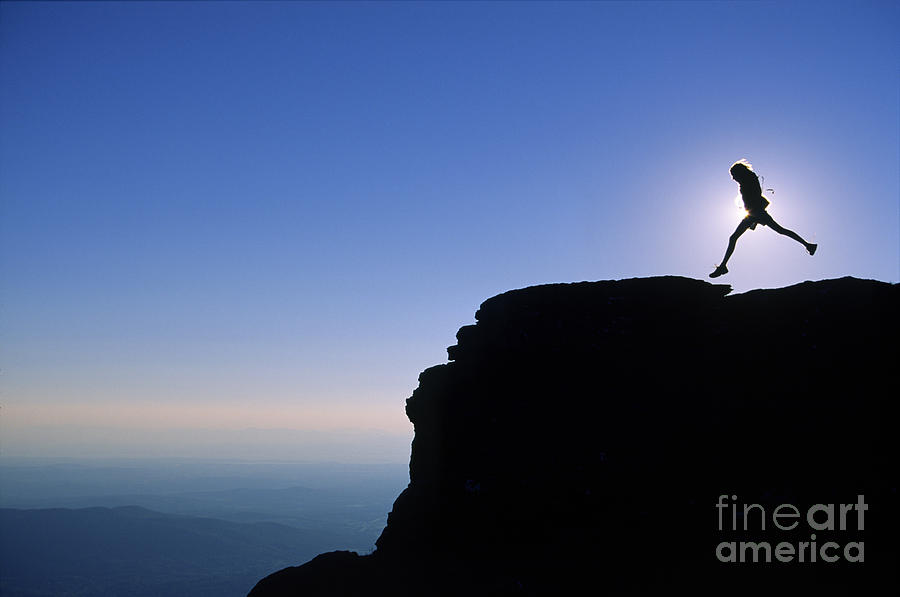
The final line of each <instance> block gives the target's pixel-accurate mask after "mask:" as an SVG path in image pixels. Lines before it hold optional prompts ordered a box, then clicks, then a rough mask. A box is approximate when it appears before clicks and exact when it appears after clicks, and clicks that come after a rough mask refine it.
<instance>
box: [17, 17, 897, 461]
mask: <svg viewBox="0 0 900 597" xmlns="http://www.w3.org/2000/svg"><path fill="white" fill-rule="evenodd" d="M898 25H900V5H898V4H897V3H896V2H874V3H867V2H815V3H813V2H727V3H726V2H722V3H718V2H696V3H694V2H663V3H658V2H634V3H631V2H627V3H616V2H602V3H547V4H545V3H525V4H519V3H511V2H498V3H468V2H467V3H449V2H448V3H414V2H404V3H306V2H271V3H269V2H222V3H220V2H198V3H190V2H177V3H175V2H149V3H142V2H133V3H132V2H129V3H117V2H99V3H81V2H79V3H64V2H48V3H18V2H12V3H11V2H4V3H2V4H0V87H2V90H3V91H2V93H0V128H2V136H0V276H2V277H0V309H2V310H0V337H2V346H0V369H2V371H0V406H2V411H0V431H2V432H3V436H4V437H5V438H6V439H5V440H0V450H3V451H4V452H5V453H6V454H7V455H9V454H37V453H42V454H45V453H47V452H48V450H50V448H48V447H47V446H48V445H51V444H50V442H48V438H50V437H53V438H56V439H55V440H54V441H56V443H53V444H52V445H54V446H57V447H55V448H53V449H55V450H57V451H64V452H68V453H79V450H82V451H84V449H86V448H84V446H86V445H87V444H88V443H90V444H91V445H93V446H95V448H93V450H94V452H96V453H101V452H103V451H104V450H108V451H110V452H120V451H122V450H126V449H131V450H132V452H134V453H143V452H152V451H153V449H154V448H153V446H154V441H157V444H159V443H160V442H162V441H163V440H162V439H161V438H163V437H165V438H166V439H165V440H164V441H165V444H166V447H165V449H166V450H169V451H170V452H175V453H182V452H183V453H185V454H187V453H189V452H191V450H193V449H194V448H192V447H191V441H194V440H196V437H197V433H198V430H200V429H202V430H203V433H219V434H220V436H221V438H222V441H225V442H227V441H228V437H230V436H229V435H228V434H230V433H237V432H238V431H239V430H241V429H245V428H280V429H289V430H296V431H297V433H300V434H302V433H303V432H304V431H307V432H309V433H310V434H318V435H316V437H321V436H322V434H323V433H324V434H326V435H327V433H328V432H330V431H331V430H334V429H345V430H346V429H354V430H362V429H368V430H373V432H374V433H376V434H382V435H383V434H392V436H396V437H398V438H399V440H398V443H397V444H396V445H397V446H399V448H397V449H396V450H395V453H394V454H393V456H397V455H398V454H399V456H397V457H398V458H400V459H403V458H405V457H406V455H407V454H408V439H409V437H410V436H411V433H412V430H411V426H410V424H409V423H408V421H407V420H406V418H405V415H404V413H403V406H404V400H405V398H407V397H408V396H409V395H410V394H411V393H412V390H413V389H414V388H415V387H416V384H417V381H416V378H417V375H418V373H419V372H420V371H421V370H422V369H424V368H426V367H428V366H430V365H433V364H437V363H441V362H445V360H446V352H445V348H446V347H447V346H449V345H451V344H453V343H454V342H455V338H454V334H455V332H456V330H457V329H458V328H459V327H460V326H462V325H465V324H468V323H471V322H472V321H473V314H474V312H475V310H476V309H477V307H478V305H479V304H480V302H481V301H483V300H484V299H486V298H488V297H490V296H492V295H495V294H497V293H499V292H503V291H505V290H509V289H511V288H518V287H524V286H529V285H533V284H541V283H548V282H572V281H580V280H603V279H618V278H627V277H635V276H648V275H666V274H672V275H681V276H689V277H695V278H706V276H707V274H708V273H709V272H711V271H712V269H713V268H714V266H715V264H717V263H718V262H719V261H720V260H721V257H722V254H723V252H724V250H725V245H726V241H727V237H728V235H729V234H730V233H731V231H732V230H733V229H734V227H735V226H736V225H737V222H738V220H739V219H740V217H741V216H740V214H739V212H738V210H737V208H736V207H735V205H734V202H733V200H734V197H735V196H736V195H737V185H736V184H735V183H734V182H733V181H732V180H731V179H730V176H729V174H728V167H729V166H730V164H731V163H732V162H733V161H735V160H737V159H738V158H747V159H749V160H750V161H751V162H752V163H753V164H754V166H755V168H756V170H757V172H758V173H760V174H762V175H763V176H765V186H766V187H773V188H774V189H775V194H774V197H773V199H772V205H771V207H770V208H769V211H770V213H771V214H772V215H773V216H774V217H775V219H776V220H778V221H779V223H781V224H782V225H784V226H786V227H788V228H791V229H793V230H795V231H797V232H798V233H800V234H801V235H803V236H804V237H806V238H807V239H808V240H810V241H812V242H817V243H819V245H820V248H819V252H818V253H817V254H816V255H815V257H809V256H808V255H807V254H806V252H805V251H804V250H803V248H802V247H801V246H799V245H797V244H796V243H794V242H793V241H791V240H789V239H787V238H785V237H781V236H778V235H776V234H774V233H772V232H771V231H770V230H766V229H764V228H758V229H757V230H756V231H753V232H748V233H747V234H745V235H744V236H743V237H742V238H741V240H740V242H739V243H738V247H737V251H736V252H735V255H734V257H733V258H732V259H731V261H730V262H729V269H730V270H731V273H729V274H728V275H727V276H726V277H724V278H722V279H721V282H723V283H728V284H731V285H733V286H734V288H735V291H737V292H741V291H746V290H750V289H753V288H761V287H762V288H767V287H779V286H786V285H790V284H793V283H797V282H802V281H804V280H816V279H825V278H833V277H840V276H845V275H853V276H857V277H862V278H875V279H880V280H885V281H891V282H896V281H897V280H898V277H900V234H898V230H900V204H898V198H900V188H898V187H900V151H898V150H900V141H898V139H900V87H898V79H897V72H898V71H897V67H898V56H900V52H898V39H900V37H898V35H897V33H898V30H900V28H898ZM162 431H165V434H163V433H161V432H162ZM179 433H180V434H181V435H178V434H179ZM342 433H346V431H343V432H342ZM142 434H143V435H142ZM173 434H174V435H173ZM176 436H177V437H180V438H181V439H177V437H176ZM61 437H62V438H68V439H66V442H63V443H59V441H57V440H59V438H61ZM139 437H140V438H143V439H141V440H140V441H138V440H137V439H136V438H139ZM334 437H338V436H337V435H335V436H334ZM342 437H343V436H342ZM355 437H356V436H355ZM359 437H362V436H359ZM379 437H381V436H379ZM104 438H106V439H104ZM154 438H159V439H157V440H154ZM129 441H131V442H132V443H134V445H133V446H131V448H128V443H129ZM360 441H361V442H362V443H360V445H361V446H363V451H364V444H365V441H363V440H360ZM373 441H374V440H373ZM378 441H381V440H378ZM301 444H302V442H301ZM138 445H140V446H142V447H136V446H138ZM304 445H305V444H304ZM298 446H299V447H297V450H296V451H297V453H296V454H284V453H283V451H284V448H283V446H282V447H280V448H279V450H282V452H280V454H281V455H282V456H283V457H285V458H292V457H296V458H298V459H303V450H304V449H306V448H303V447H302V445H300V444H298ZM156 447H157V448H158V449H160V450H162V449H163V448H162V447H161V446H160V445H157V446H156ZM195 447H196V446H195ZM179 450H180V451H181V452H179ZM404 451H406V454H404ZM317 454H318V453H317ZM238 455H239V454H238Z"/></svg>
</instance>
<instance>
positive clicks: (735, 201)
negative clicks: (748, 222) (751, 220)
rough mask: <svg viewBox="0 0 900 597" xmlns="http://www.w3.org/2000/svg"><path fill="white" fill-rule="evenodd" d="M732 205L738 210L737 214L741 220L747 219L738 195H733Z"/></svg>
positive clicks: (741, 200) (742, 201)
mask: <svg viewBox="0 0 900 597" xmlns="http://www.w3.org/2000/svg"><path fill="white" fill-rule="evenodd" d="M734 205H735V207H737V208H738V212H739V213H740V214H741V218H746V217H747V210H746V209H744V200H743V199H741V196H740V195H735V197H734Z"/></svg>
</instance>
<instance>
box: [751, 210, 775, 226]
mask: <svg viewBox="0 0 900 597" xmlns="http://www.w3.org/2000/svg"><path fill="white" fill-rule="evenodd" d="M747 221H748V222H749V224H750V230H754V229H755V228H756V225H757V224H762V225H763V226H768V225H769V224H770V223H772V222H774V220H773V219H772V216H770V215H769V212H767V211H766V210H764V209H760V210H758V211H751V212H750V213H748V214H747Z"/></svg>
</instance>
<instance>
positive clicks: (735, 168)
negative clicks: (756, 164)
mask: <svg viewBox="0 0 900 597" xmlns="http://www.w3.org/2000/svg"><path fill="white" fill-rule="evenodd" d="M728 171H729V172H731V178H733V179H735V180H736V181H738V182H742V181H744V180H747V179H748V178H750V177H751V176H754V177H755V176H756V173H755V172H753V165H752V164H750V162H748V161H747V160H745V159H743V158H742V159H740V160H738V161H736V162H735V163H733V164H732V165H731V169H729V170H728Z"/></svg>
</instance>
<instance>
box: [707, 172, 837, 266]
mask: <svg viewBox="0 0 900 597" xmlns="http://www.w3.org/2000/svg"><path fill="white" fill-rule="evenodd" d="M729 171H730V172H731V178H733V179H734V180H735V182H737V183H738V184H739V185H740V186H741V199H742V200H743V201H744V209H746V210H747V215H746V216H744V219H743V220H741V221H740V223H739V224H738V225H737V228H736V229H735V231H734V233H732V235H731V236H730V237H728V248H727V249H725V257H724V259H722V263H720V264H719V265H718V266H717V267H716V271H714V272H713V273H711V274H710V275H709V277H710V278H718V277H719V276H721V275H723V274H727V273H728V268H727V267H725V264H727V263H728V259H730V258H731V254H732V253H733V252H734V245H735V244H736V243H737V239H739V238H740V237H741V235H742V234H743V233H744V232H746V231H747V229H748V228H749V229H750V230H755V229H756V225H757V224H762V225H763V226H768V227H769V228H771V229H772V230H774V231H775V232H777V233H778V234H783V235H785V236H789V237H791V238H792V239H794V240H795V241H797V242H798V243H800V244H801V245H803V246H804V247H806V250H807V251H808V252H809V254H810V255H814V254H815V252H816V248H817V247H818V246H819V245H816V244H813V243H808V242H806V241H805V240H803V238H801V237H800V235H799V234H797V233H796V232H794V231H793V230H788V229H787V228H783V227H781V226H779V225H778V223H777V222H776V221H775V220H773V219H772V216H770V215H769V212H767V211H766V207H768V205H769V201H768V200H767V199H766V198H765V197H763V194H762V188H761V187H760V185H759V178H757V177H756V173H755V172H754V171H753V166H751V165H750V163H749V162H748V161H747V160H738V161H737V162H735V163H734V164H732V166H731V170H729Z"/></svg>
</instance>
